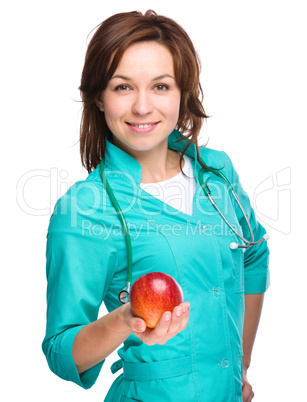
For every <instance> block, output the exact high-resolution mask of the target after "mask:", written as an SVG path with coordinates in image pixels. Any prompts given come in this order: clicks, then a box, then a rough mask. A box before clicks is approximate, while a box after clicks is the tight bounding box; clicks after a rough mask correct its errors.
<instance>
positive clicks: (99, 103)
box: [95, 95, 104, 112]
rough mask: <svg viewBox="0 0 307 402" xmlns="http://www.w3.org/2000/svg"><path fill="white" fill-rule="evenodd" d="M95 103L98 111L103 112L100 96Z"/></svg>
mask: <svg viewBox="0 0 307 402" xmlns="http://www.w3.org/2000/svg"><path fill="white" fill-rule="evenodd" d="M95 103H96V105H97V107H98V109H99V110H100V111H101V112H104V107H103V101H102V98H101V95H100V96H99V97H98V98H97V99H96V100H95Z"/></svg>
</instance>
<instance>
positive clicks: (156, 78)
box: [111, 74, 175, 81]
mask: <svg viewBox="0 0 307 402" xmlns="http://www.w3.org/2000/svg"><path fill="white" fill-rule="evenodd" d="M114 78H121V79H122V80H124V81H132V78H129V77H125V76H123V75H113V77H112V78H111V80H113V79H114ZM164 78H172V79H173V80H174V79H175V77H173V76H172V75H169V74H162V75H159V76H158V77H155V78H153V79H152V81H158V80H162V79H164Z"/></svg>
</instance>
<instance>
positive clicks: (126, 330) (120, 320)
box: [116, 303, 131, 337]
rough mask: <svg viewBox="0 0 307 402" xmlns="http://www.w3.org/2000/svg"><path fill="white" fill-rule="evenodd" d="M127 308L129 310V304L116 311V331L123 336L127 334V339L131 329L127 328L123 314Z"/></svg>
mask: <svg viewBox="0 0 307 402" xmlns="http://www.w3.org/2000/svg"><path fill="white" fill-rule="evenodd" d="M129 308H130V306H129V303H126V304H123V305H122V306H120V307H118V308H117V309H116V311H117V313H118V323H119V328H118V330H119V331H120V332H122V333H124V334H127V337H128V336H129V335H130V334H131V329H130V328H129V327H128V325H127V324H126V320H125V314H126V311H127V310H128V309H129Z"/></svg>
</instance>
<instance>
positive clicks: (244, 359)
mask: <svg viewBox="0 0 307 402" xmlns="http://www.w3.org/2000/svg"><path fill="white" fill-rule="evenodd" d="M242 362H243V370H244V371H247V370H248V369H249V366H250V363H251V361H250V358H248V357H245V356H242Z"/></svg>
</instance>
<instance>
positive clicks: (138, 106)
mask: <svg viewBox="0 0 307 402" xmlns="http://www.w3.org/2000/svg"><path fill="white" fill-rule="evenodd" d="M152 111H153V104H152V102H151V99H150V94H148V93H146V92H143V91H142V92H141V91H140V92H138V93H136V94H135V98H134V102H133V105H132V112H133V113H134V114H137V115H139V116H146V115H147V114H150V113H151V112H152Z"/></svg>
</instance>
